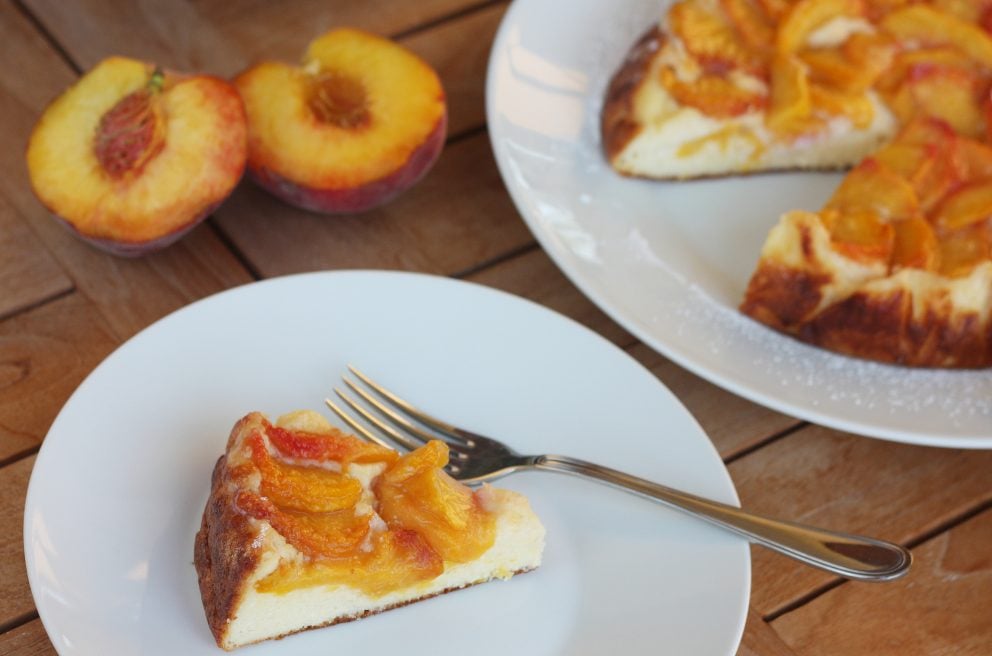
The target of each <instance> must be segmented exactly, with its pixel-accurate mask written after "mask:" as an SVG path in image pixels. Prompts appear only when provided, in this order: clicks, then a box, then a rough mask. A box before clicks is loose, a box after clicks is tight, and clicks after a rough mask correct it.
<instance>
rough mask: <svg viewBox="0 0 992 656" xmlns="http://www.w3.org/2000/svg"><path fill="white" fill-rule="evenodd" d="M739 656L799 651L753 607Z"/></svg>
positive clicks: (779, 655)
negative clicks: (784, 639) (793, 648)
mask: <svg viewBox="0 0 992 656" xmlns="http://www.w3.org/2000/svg"><path fill="white" fill-rule="evenodd" d="M0 644H2V643H0ZM737 656H797V653H796V652H794V651H792V649H790V648H789V646H788V645H787V644H785V642H783V641H782V638H780V637H779V635H778V633H776V632H775V629H773V628H772V627H771V626H769V625H768V623H767V622H765V620H763V619H762V618H761V616H760V615H758V613H756V612H754V609H753V608H752V609H750V610H748V613H747V624H746V625H745V626H744V635H743V636H741V645H740V647H739V648H738V649H737ZM804 656H805V655H804Z"/></svg>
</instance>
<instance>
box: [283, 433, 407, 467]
mask: <svg viewBox="0 0 992 656" xmlns="http://www.w3.org/2000/svg"><path fill="white" fill-rule="evenodd" d="M267 434H268V436H269V441H270V442H272V445H273V446H274V447H276V449H278V450H279V452H280V453H281V454H282V455H284V456H288V457H290V458H302V459H306V460H334V461H335V462H338V463H340V464H341V465H342V466H345V465H348V464H350V463H352V462H355V463H361V464H365V463H370V462H394V461H395V460H396V459H397V458H398V457H399V454H397V453H396V452H395V451H393V450H392V449H387V448H385V447H381V446H379V445H378V444H372V443H371V442H366V441H364V440H360V439H358V438H357V437H355V436H354V435H345V434H344V433H342V432H341V431H338V430H336V429H332V431H331V432H329V433H309V432H304V431H295V430H292V431H291V430H286V429H285V428H281V427H279V426H269V427H268V429H267Z"/></svg>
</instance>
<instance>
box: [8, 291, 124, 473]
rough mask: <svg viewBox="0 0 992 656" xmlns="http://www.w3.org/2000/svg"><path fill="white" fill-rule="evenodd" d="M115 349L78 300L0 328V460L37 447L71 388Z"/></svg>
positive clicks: (64, 300) (87, 307)
mask: <svg viewBox="0 0 992 656" xmlns="http://www.w3.org/2000/svg"><path fill="white" fill-rule="evenodd" d="M117 344H118V340H117V339H116V338H115V337H114V335H113V334H112V333H111V330H110V327H109V326H108V325H107V323H106V322H105V321H104V320H103V318H102V317H101V315H100V313H99V312H98V311H97V309H96V308H95V307H94V306H93V304H92V303H90V302H89V301H88V300H86V299H85V298H83V297H82V296H81V295H80V294H71V295H69V296H66V297H63V298H60V299H59V300H57V301H54V302H52V303H48V304H46V305H44V306H41V307H38V308H35V309H33V310H31V311H29V312H25V313H23V314H20V315H17V316H15V317H13V318H11V319H8V320H6V321H3V322H0V460H4V459H6V458H9V457H11V456H12V455H15V454H17V453H19V452H22V451H24V450H25V449H28V448H32V447H36V446H37V445H38V444H39V443H40V442H41V440H42V439H43V438H44V436H45V434H46V433H47V432H48V428H49V426H50V425H51V423H52V420H53V419H54V418H55V415H56V414H57V413H58V411H59V409H60V408H61V407H62V405H63V404H64V403H65V402H66V400H67V399H68V398H69V395H70V394H72V392H73V390H75V388H76V386H77V385H78V384H79V383H80V382H81V381H82V380H83V378H84V377H85V376H86V375H87V374H89V372H90V371H92V370H93V368H94V367H95V366H96V365H97V364H99V362H100V361H101V360H102V359H103V358H104V357H105V356H106V355H107V354H109V353H110V352H111V351H112V350H113V349H114V348H115V347H116V346H117Z"/></svg>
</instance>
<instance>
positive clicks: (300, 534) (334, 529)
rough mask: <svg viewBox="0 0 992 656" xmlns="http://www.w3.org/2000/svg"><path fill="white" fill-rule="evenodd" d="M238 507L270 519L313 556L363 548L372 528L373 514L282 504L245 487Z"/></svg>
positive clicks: (350, 552) (349, 552)
mask: <svg viewBox="0 0 992 656" xmlns="http://www.w3.org/2000/svg"><path fill="white" fill-rule="evenodd" d="M235 505H236V507H237V508H238V509H239V510H240V511H241V512H243V513H245V514H246V515H248V516H250V517H254V518H255V519H263V520H266V521H268V522H269V523H270V524H271V525H272V528H274V529H275V530H276V531H278V532H279V534H280V535H282V536H283V537H284V538H285V539H286V541H287V542H289V544H291V545H293V546H294V547H295V548H296V549H298V550H300V551H301V552H302V553H304V554H306V555H307V556H309V557H311V558H344V557H348V556H351V555H353V554H355V553H357V552H358V551H359V547H360V545H361V544H362V542H364V541H365V539H366V536H367V535H368V533H369V531H370V530H371V529H370V521H369V520H370V518H371V516H370V515H356V514H355V512H354V510H353V509H351V508H348V509H346V510H340V511H336V512H327V513H310V512H300V511H294V510H284V509H281V508H279V507H278V506H277V505H276V504H275V503H273V501H272V500H271V499H268V498H266V497H262V496H259V495H257V494H255V493H254V492H248V491H241V492H239V493H238V496H237V498H236V499H235Z"/></svg>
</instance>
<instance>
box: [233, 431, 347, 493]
mask: <svg viewBox="0 0 992 656" xmlns="http://www.w3.org/2000/svg"><path fill="white" fill-rule="evenodd" d="M248 446H249V448H250V449H251V459H252V462H253V463H254V464H255V466H256V467H258V470H259V472H261V474H262V483H261V492H262V494H263V495H264V496H265V497H267V498H269V499H271V500H272V502H273V503H274V504H276V506H277V507H279V508H281V509H291V510H299V511H307V512H314V513H327V512H333V511H335V510H345V509H351V508H354V506H355V504H356V503H358V500H359V498H361V495H362V485H361V483H359V482H358V480H357V479H354V478H352V477H350V476H346V475H345V474H343V473H339V472H335V471H331V470H329V469H325V468H323V467H305V466H301V465H292V464H288V463H285V462H281V461H280V460H277V459H276V458H273V457H272V456H271V455H270V454H269V451H268V449H267V448H266V446H265V442H264V441H263V440H262V437H261V435H259V434H257V433H256V434H255V435H252V436H251V437H250V438H248Z"/></svg>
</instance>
